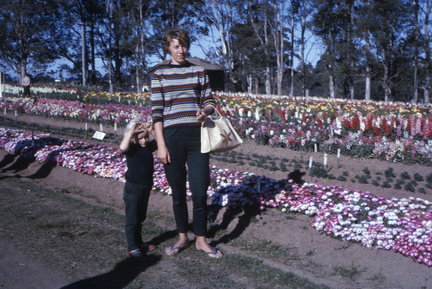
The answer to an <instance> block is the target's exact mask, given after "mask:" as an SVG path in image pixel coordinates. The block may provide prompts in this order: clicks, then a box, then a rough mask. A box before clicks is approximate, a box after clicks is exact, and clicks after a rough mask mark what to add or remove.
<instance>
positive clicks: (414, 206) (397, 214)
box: [0, 128, 432, 266]
mask: <svg viewBox="0 0 432 289" xmlns="http://www.w3.org/2000/svg"><path fill="white" fill-rule="evenodd" d="M0 148H3V149H6V150H7V151H8V152H9V153H11V154H15V155H22V156H24V157H26V158H29V159H35V160H37V161H39V162H41V163H46V162H54V163H56V164H57V165H60V166H64V167H67V168H70V169H73V170H75V171H78V172H80V173H83V174H89V175H94V176H95V177H104V178H111V179H115V180H120V181H123V182H124V172H125V169H126V166H125V160H124V156H123V155H122V154H121V152H120V151H119V150H118V149H113V148H108V147H104V146H102V145H99V144H87V143H85V142H77V141H70V140H66V139H59V138H54V137H50V136H49V135H32V134H31V133H28V132H24V131H21V130H10V129H4V128H0ZM211 177H212V185H211V188H210V190H209V197H211V198H212V203H213V204H214V205H218V206H226V207H229V208H233V209H242V210H248V209H254V208H256V209H259V210H264V209H270V208H278V209H279V210H281V211H282V212H297V213H303V214H306V215H308V216H311V217H313V221H312V226H313V227H314V228H315V229H317V230H319V231H320V232H323V233H325V234H328V235H329V236H332V237H335V238H338V239H341V240H350V241H355V242H359V243H361V244H362V245H364V246H366V247H373V248H379V249H385V250H392V251H394V252H398V253H400V254H402V255H404V256H408V257H411V258H413V259H414V260H416V261H417V262H419V263H422V264H426V265H427V266H432V204H431V203H430V202H429V201H427V200H424V199H420V198H402V199H397V198H391V199H386V198H384V197H380V196H375V195H373V194H371V193H369V192H361V191H358V190H353V189H347V188H342V187H337V186H322V185H319V184H304V185H302V186H299V185H297V184H294V183H293V182H292V181H291V180H287V179H283V180H275V179H272V178H268V177H266V176H256V175H253V174H250V173H247V172H239V171H233V170H225V169H219V168H216V167H212V168H211ZM154 189H155V190H157V191H160V192H163V193H166V194H169V193H170V190H169V186H168V184H167V181H166V178H165V175H164V172H163V166H162V164H161V163H160V162H158V161H157V160H156V165H155V187H154Z"/></svg>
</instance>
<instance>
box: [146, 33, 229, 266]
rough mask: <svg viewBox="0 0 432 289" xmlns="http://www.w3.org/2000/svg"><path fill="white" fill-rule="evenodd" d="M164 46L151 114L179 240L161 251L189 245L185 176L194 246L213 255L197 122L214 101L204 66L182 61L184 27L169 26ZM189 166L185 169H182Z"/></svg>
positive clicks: (205, 169)
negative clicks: (165, 61)
mask: <svg viewBox="0 0 432 289" xmlns="http://www.w3.org/2000/svg"><path fill="white" fill-rule="evenodd" d="M162 43H163V49H164V50H165V52H166V53H168V54H169V55H171V61H170V63H169V64H168V65H164V66H161V67H160V68H158V69H157V70H156V71H155V72H154V74H153V76H152V82H151V86H152V96H151V101H152V119H153V123H154V130H155V138H156V141H157V143H158V151H157V156H158V158H159V159H160V160H161V161H162V162H163V163H164V168H165V175H166V177H167V180H168V183H169V185H170V187H171V191H172V198H173V211H174V217H175V220H176V225H177V232H178V235H179V239H178V241H177V242H176V243H175V244H174V245H172V246H171V247H168V248H166V250H165V252H166V253H167V254H168V255H170V256H172V255H175V254H178V253H180V252H181V251H182V250H184V249H185V248H187V247H188V246H189V240H188V237H187V232H188V229H189V226H188V225H189V217H188V208H187V202H186V180H187V179H188V180H189V187H190V190H191V192H192V202H193V228H192V229H193V233H194V234H195V236H196V239H195V246H196V249H197V250H200V251H204V252H205V253H206V254H208V256H210V257H214V258H220V257H222V255H223V254H222V252H220V251H219V250H218V249H217V248H212V247H211V246H210V245H209V244H208V243H207V241H206V238H205V235H206V234H207V189H208V187H209V185H210V168H209V154H203V153H201V135H200V133H201V131H200V126H201V122H202V121H204V120H205V118H206V117H207V116H208V115H210V114H212V113H213V112H214V109H215V105H216V102H215V100H214V98H213V96H212V94H211V88H210V84H209V82H208V78H207V75H206V73H205V71H204V68H203V67H201V66H195V65H193V64H191V63H190V62H188V61H187V60H186V56H187V52H188V50H189V46H190V40H189V36H188V34H187V32H186V31H184V30H182V29H179V28H172V29H170V30H167V31H166V32H165V33H164V35H163V37H162ZM186 166H187V169H186Z"/></svg>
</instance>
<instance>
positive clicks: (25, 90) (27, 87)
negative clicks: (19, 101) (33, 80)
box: [24, 85, 30, 97]
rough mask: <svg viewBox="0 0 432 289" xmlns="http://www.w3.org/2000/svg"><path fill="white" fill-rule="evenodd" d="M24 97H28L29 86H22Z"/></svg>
mask: <svg viewBox="0 0 432 289" xmlns="http://www.w3.org/2000/svg"><path fill="white" fill-rule="evenodd" d="M24 97H30V85H25V86H24Z"/></svg>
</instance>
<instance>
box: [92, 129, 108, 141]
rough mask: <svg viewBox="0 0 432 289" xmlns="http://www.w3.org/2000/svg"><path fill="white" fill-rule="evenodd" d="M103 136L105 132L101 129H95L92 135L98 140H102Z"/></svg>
mask: <svg viewBox="0 0 432 289" xmlns="http://www.w3.org/2000/svg"><path fill="white" fill-rule="evenodd" d="M105 136H106V133H104V132H101V131H96V132H95V133H94V135H93V138H95V139H98V140H103V139H104V137H105Z"/></svg>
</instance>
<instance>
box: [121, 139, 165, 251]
mask: <svg viewBox="0 0 432 289" xmlns="http://www.w3.org/2000/svg"><path fill="white" fill-rule="evenodd" d="M156 149H157V145H156V141H155V140H153V141H151V142H149V143H148V144H147V145H146V146H145V147H142V146H140V145H139V144H136V143H134V142H131V143H130V144H129V150H128V151H127V152H126V153H125V155H126V164H127V171H126V174H125V178H126V183H125V187H124V193H123V200H124V203H125V210H126V222H125V232H126V240H127V244H128V247H127V249H128V251H129V252H132V251H134V250H137V249H144V247H145V246H146V244H145V243H143V240H142V236H141V229H142V222H144V221H145V219H146V217H147V205H148V200H149V196H150V192H151V189H152V186H153V152H154V151H155V150H156Z"/></svg>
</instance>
